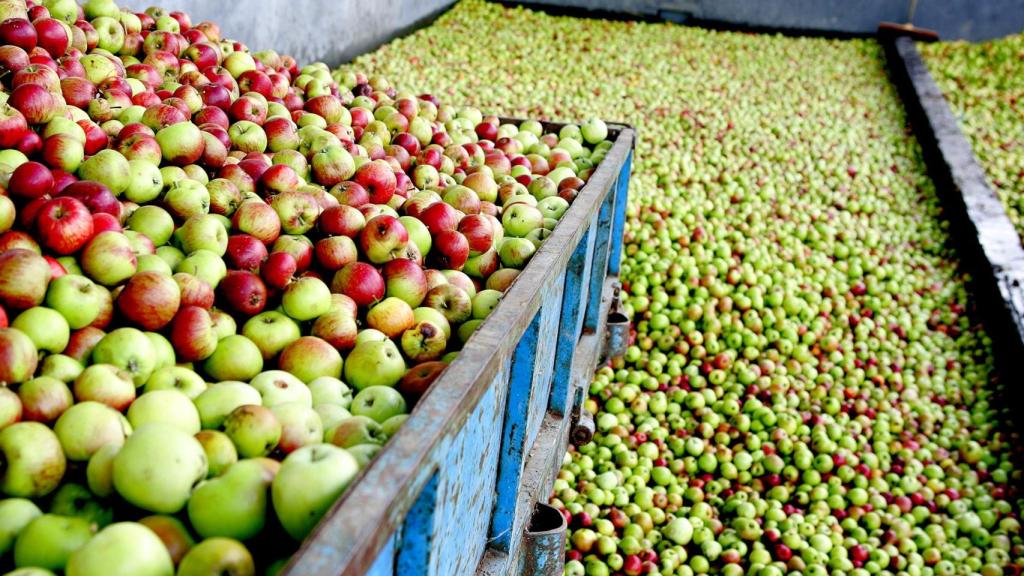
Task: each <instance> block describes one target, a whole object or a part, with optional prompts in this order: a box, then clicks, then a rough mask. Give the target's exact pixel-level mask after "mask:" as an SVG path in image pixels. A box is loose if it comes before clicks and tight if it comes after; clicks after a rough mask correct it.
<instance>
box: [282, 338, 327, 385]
mask: <svg viewBox="0 0 1024 576" xmlns="http://www.w3.org/2000/svg"><path fill="white" fill-rule="evenodd" d="M278 366H279V367H280V368H281V370H285V371H287V372H289V373H291V374H293V375H295V376H296V377H298V378H299V379H300V380H301V381H303V382H311V381H313V380H315V379H317V378H321V377H334V378H337V377H340V376H341V367H342V359H341V354H339V353H338V351H337V349H335V347H334V346H332V345H331V344H330V343H328V342H327V341H325V340H323V339H321V338H318V337H316V336H303V337H302V338H299V339H298V340H296V341H294V342H292V343H291V344H289V345H288V346H287V347H286V348H285V349H284V350H283V351H282V352H281V355H280V357H279V358H278Z"/></svg>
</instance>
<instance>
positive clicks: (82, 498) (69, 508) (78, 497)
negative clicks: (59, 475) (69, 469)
mask: <svg viewBox="0 0 1024 576" xmlns="http://www.w3.org/2000/svg"><path fill="white" fill-rule="evenodd" d="M50 514H57V515H58V516H75V517H78V518H82V519H84V520H87V521H88V522H89V523H90V524H95V525H97V526H99V527H100V528H102V527H104V526H106V525H107V524H110V523H111V522H112V521H113V519H114V510H113V508H111V507H110V503H109V502H104V501H101V500H99V499H98V498H97V497H96V495H94V494H93V493H92V492H90V491H89V489H88V488H86V487H85V486H83V485H81V484H76V483H74V482H72V483H69V484H65V485H63V486H61V487H60V488H59V489H58V490H57V492H56V493H54V495H53V500H51V501H50Z"/></svg>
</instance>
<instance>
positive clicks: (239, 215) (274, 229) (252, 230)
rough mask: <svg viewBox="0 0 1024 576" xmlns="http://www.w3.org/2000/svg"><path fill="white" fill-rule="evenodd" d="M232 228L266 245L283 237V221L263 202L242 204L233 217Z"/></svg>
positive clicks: (248, 201) (251, 201) (254, 201)
mask: <svg viewBox="0 0 1024 576" xmlns="http://www.w3.org/2000/svg"><path fill="white" fill-rule="evenodd" d="M231 223H232V226H233V227H234V228H235V229H236V230H238V231H239V232H243V233H245V234H249V235H250V236H253V237H254V238H256V239H258V240H260V241H261V242H263V243H264V244H270V243H273V242H274V241H275V240H277V238H278V236H280V235H281V219H280V217H279V216H278V215H277V212H276V211H275V210H274V208H272V207H271V206H270V205H269V204H267V203H266V202H263V201H262V200H246V201H244V202H242V203H241V204H240V205H239V206H238V209H237V210H236V211H235V213H234V214H233V215H232V216H231Z"/></svg>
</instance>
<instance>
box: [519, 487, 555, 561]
mask: <svg viewBox="0 0 1024 576" xmlns="http://www.w3.org/2000/svg"><path fill="white" fill-rule="evenodd" d="M565 530H566V524H565V517H564V516H562V513H561V512H559V511H558V509H556V508H555V507H553V506H549V505H548V504H542V503H539V502H538V503H537V505H536V506H535V507H534V508H533V516H531V517H530V525H529V526H528V527H527V529H526V532H525V534H523V548H522V550H523V561H522V562H521V563H520V565H519V576H561V575H562V572H563V571H564V570H565Z"/></svg>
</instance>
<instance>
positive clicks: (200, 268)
mask: <svg viewBox="0 0 1024 576" xmlns="http://www.w3.org/2000/svg"><path fill="white" fill-rule="evenodd" d="M174 271H175V272H186V273H188V274H192V275H193V276H196V277H197V278H199V279H200V280H202V281H204V282H206V283H207V284H209V285H210V288H214V289H216V288H217V285H218V284H220V281H221V280H223V279H224V277H225V276H227V274H228V267H227V265H226V264H225V263H224V259H223V258H221V257H220V256H218V255H217V253H216V252H211V251H210V250H204V249H200V250H196V251H195V252H192V253H191V254H189V255H188V256H186V257H185V258H184V259H183V260H182V261H181V262H179V263H178V265H177V266H175V267H174Z"/></svg>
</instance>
